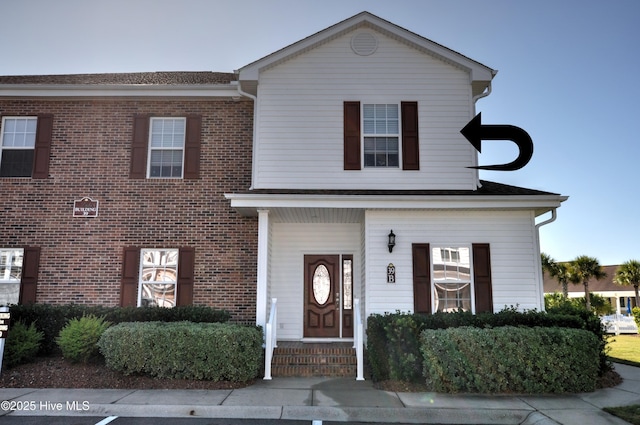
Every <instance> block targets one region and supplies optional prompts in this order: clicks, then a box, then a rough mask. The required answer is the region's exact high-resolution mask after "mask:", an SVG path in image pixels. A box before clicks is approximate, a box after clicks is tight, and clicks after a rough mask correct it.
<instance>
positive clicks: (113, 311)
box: [10, 304, 231, 356]
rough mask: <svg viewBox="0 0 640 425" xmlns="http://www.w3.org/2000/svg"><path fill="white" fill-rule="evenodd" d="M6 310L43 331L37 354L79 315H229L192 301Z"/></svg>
mask: <svg viewBox="0 0 640 425" xmlns="http://www.w3.org/2000/svg"><path fill="white" fill-rule="evenodd" d="M10 311H11V320H12V321H22V322H24V323H25V324H31V323H35V324H36V328H37V329H38V330H40V331H42V332H43V333H44V339H43V340H42V345H41V347H40V352H39V354H40V355H44V356H47V355H51V354H53V353H55V352H56V350H57V348H58V346H57V344H56V338H57V337H58V335H59V334H60V331H61V330H62V328H64V327H65V326H66V324H67V323H68V322H69V321H70V320H71V319H80V318H81V317H83V316H90V315H92V316H97V317H104V318H105V320H106V321H108V322H111V323H114V324H117V323H122V322H151V321H159V322H179V321H190V322H206V323H224V322H227V321H229V319H230V318H231V315H230V314H229V312H228V311H226V310H219V309H215V308H211V307H206V306H193V305H191V306H178V307H173V308H164V307H102V306H86V305H79V304H67V305H51V304H25V305H12V306H11V307H10Z"/></svg>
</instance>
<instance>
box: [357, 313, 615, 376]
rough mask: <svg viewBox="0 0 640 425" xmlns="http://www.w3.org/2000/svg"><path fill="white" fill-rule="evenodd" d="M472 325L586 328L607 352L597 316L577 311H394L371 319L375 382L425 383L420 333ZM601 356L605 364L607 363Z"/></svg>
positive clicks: (370, 355) (369, 340) (369, 338)
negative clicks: (584, 314)
mask: <svg viewBox="0 0 640 425" xmlns="http://www.w3.org/2000/svg"><path fill="white" fill-rule="evenodd" d="M463 326H470V327H476V328H496V327H502V326H525V327H534V326H540V327H567V328H574V329H586V330H589V331H591V332H592V333H594V335H596V337H598V338H599V339H600V341H601V343H600V344H601V345H600V348H601V350H602V352H603V353H604V333H602V326H601V324H600V320H599V319H598V317H597V316H594V315H590V316H588V317H587V316H580V315H578V314H576V313H575V312H569V313H566V314H565V313H564V312H559V313H555V314H550V313H545V312H539V311H527V312H519V311H517V310H516V308H514V307H509V308H505V309H504V310H502V311H500V312H498V313H495V314H493V313H482V314H477V315H474V314H472V313H470V312H463V311H460V312H456V313H435V314H432V315H422V314H408V313H402V312H397V313H394V314H389V313H388V314H384V315H372V316H369V318H368V319H367V358H368V361H369V365H370V367H371V372H372V378H373V380H374V381H384V380H388V379H392V380H401V381H407V382H422V380H423V376H422V371H423V359H422V356H421V355H420V341H419V339H420V334H421V333H422V331H423V330H425V329H448V328H456V327H463ZM603 358H604V359H606V357H605V355H604V354H602V355H601V367H602V368H604V367H605V365H604V363H603V360H602V359H603Z"/></svg>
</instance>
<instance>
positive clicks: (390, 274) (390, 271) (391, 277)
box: [387, 263, 396, 283]
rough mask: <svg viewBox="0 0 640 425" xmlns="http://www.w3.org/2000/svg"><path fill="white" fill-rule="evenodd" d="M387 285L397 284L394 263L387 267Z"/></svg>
mask: <svg viewBox="0 0 640 425" xmlns="http://www.w3.org/2000/svg"><path fill="white" fill-rule="evenodd" d="M387 283H396V266H394V265H393V263H389V265H388V266H387Z"/></svg>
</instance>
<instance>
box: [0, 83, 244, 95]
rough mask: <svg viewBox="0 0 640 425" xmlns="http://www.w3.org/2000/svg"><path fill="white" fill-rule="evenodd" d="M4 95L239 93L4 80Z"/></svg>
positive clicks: (223, 88)
mask: <svg viewBox="0 0 640 425" xmlns="http://www.w3.org/2000/svg"><path fill="white" fill-rule="evenodd" d="M4 97H239V94H238V89H237V84H236V83H235V82H234V84H206V85H204V84H203V85H193V84H180V85H166V86H158V85H154V84H148V85H147V84H122V85H87V84H77V85H70V84H3V85H0V98H4Z"/></svg>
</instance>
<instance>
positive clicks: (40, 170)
mask: <svg viewBox="0 0 640 425" xmlns="http://www.w3.org/2000/svg"><path fill="white" fill-rule="evenodd" d="M52 137H53V115H51V114H43V115H38V126H37V127H36V145H35V149H34V152H33V173H32V174H31V177H32V178H34V179H47V178H49V158H50V156H51V139H52Z"/></svg>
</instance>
